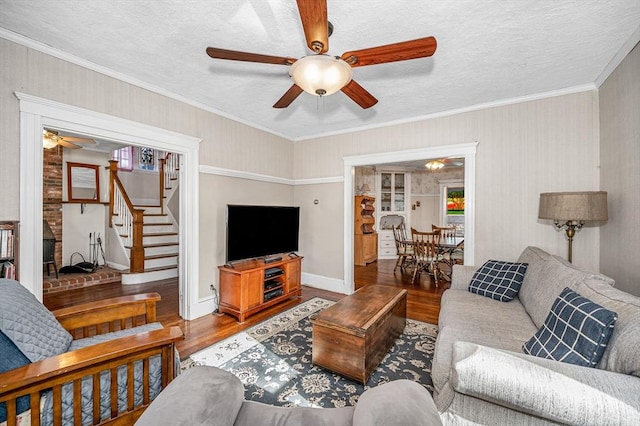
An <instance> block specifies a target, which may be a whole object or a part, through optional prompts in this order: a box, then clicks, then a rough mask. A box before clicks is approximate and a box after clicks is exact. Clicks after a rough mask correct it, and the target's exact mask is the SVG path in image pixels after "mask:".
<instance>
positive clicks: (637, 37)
mask: <svg viewBox="0 0 640 426" xmlns="http://www.w3.org/2000/svg"><path fill="white" fill-rule="evenodd" d="M638 42H640V26H638V28H637V29H636V30H635V31H634V32H633V34H631V37H629V40H627V42H626V43H625V44H623V45H622V47H621V48H620V50H618V53H616V54H615V56H614V57H613V58H611V60H610V61H609V63H608V64H607V66H606V67H604V69H603V70H602V72H601V73H600V75H599V76H598V78H596V81H595V85H596V87H597V88H598V89H599V88H600V86H602V84H603V83H604V82H605V81H607V78H609V76H610V75H611V74H612V73H613V72H614V71H615V70H616V68H618V65H620V63H621V62H622V61H623V60H624V58H626V57H627V55H628V54H629V53H630V52H631V50H633V48H634V47H635V46H636V44H638Z"/></svg>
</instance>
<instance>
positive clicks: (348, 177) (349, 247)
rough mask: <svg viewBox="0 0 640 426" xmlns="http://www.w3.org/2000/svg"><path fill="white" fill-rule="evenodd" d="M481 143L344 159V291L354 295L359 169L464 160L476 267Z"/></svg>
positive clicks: (468, 239) (469, 259) (468, 253)
mask: <svg viewBox="0 0 640 426" xmlns="http://www.w3.org/2000/svg"><path fill="white" fill-rule="evenodd" d="M477 145H478V144H477V143H476V142H474V143H466V144H458V145H447V146H440V147H433V148H423V149H415V150H406V151H395V152H387V153H377V154H366V155H358V156H351V157H344V158H343V160H344V189H343V195H344V248H343V250H344V288H345V289H346V290H347V292H350V293H352V292H353V291H354V288H355V286H354V277H353V273H354V255H353V246H354V234H353V232H354V223H353V217H354V216H353V215H354V205H353V196H354V191H355V187H354V168H355V167H357V166H377V165H382V164H387V163H396V162H402V161H412V160H417V159H429V158H444V157H457V158H463V159H464V176H465V179H464V192H465V219H464V227H465V254H464V256H465V259H464V263H465V264H471V265H472V264H473V263H474V257H475V256H474V252H475V155H476V147H477Z"/></svg>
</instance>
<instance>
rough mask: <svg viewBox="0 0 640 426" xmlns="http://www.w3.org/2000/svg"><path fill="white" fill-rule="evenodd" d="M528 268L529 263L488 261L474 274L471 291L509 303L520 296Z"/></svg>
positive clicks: (470, 286) (470, 285) (470, 284)
mask: <svg viewBox="0 0 640 426" xmlns="http://www.w3.org/2000/svg"><path fill="white" fill-rule="evenodd" d="M527 266H528V264H527V263H511V262H500V261H497V260H487V261H486V262H485V263H484V265H482V267H480V269H478V270H477V271H476V272H475V273H474V274H473V278H471V282H470V283H469V291H470V292H471V293H476V294H479V295H481V296H486V297H490V298H492V299H495V300H499V301H501V302H509V301H511V300H513V299H514V298H515V297H516V296H517V295H518V292H519V291H520V287H521V286H522V280H523V279H524V274H525V272H527Z"/></svg>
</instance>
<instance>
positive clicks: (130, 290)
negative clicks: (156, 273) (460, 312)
mask: <svg viewBox="0 0 640 426" xmlns="http://www.w3.org/2000/svg"><path fill="white" fill-rule="evenodd" d="M394 265H395V260H378V261H377V262H374V263H371V264H369V265H367V266H356V267H355V271H354V281H355V287H356V289H358V288H360V287H362V286H364V285H389V286H396V287H401V288H405V289H407V290H408V291H409V294H408V297H407V317H409V318H412V319H415V320H418V321H424V322H430V323H433V324H435V323H437V321H438V314H439V312H440V298H441V296H442V292H443V291H444V290H445V289H446V288H447V283H446V282H445V283H440V286H439V287H438V288H436V287H435V285H434V284H433V280H432V279H431V278H430V277H429V276H428V275H426V274H422V275H421V276H420V278H419V279H417V280H416V282H415V283H411V275H410V274H409V273H404V274H403V273H400V271H399V270H398V271H397V272H396V274H394V273H393V267H394ZM147 292H158V293H159V294H160V296H162V300H161V301H160V303H159V304H158V306H157V316H158V320H159V321H160V322H161V323H162V324H163V325H165V326H172V325H177V326H179V327H180V328H181V329H182V332H183V333H184V335H185V339H184V340H183V341H181V342H180V343H179V344H178V350H179V351H180V356H181V357H182V358H186V357H187V356H189V355H191V354H192V353H194V352H197V351H199V350H200V349H203V348H206V347H207V346H209V345H211V344H213V343H215V342H217V341H219V340H222V339H224V338H226V337H228V336H231V335H232V334H235V333H238V332H239V331H242V330H244V329H246V328H248V327H251V326H252V325H255V324H257V323H259V322H261V321H263V320H265V319H266V318H269V317H271V316H273V315H276V314H278V313H280V312H282V311H285V310H287V309H289V308H291V307H293V306H295V305H297V304H299V303H301V302H303V301H306V300H309V299H312V298H314V297H322V298H325V299H329V300H335V301H337V300H340V299H341V298H342V297H344V296H345V295H344V294H339V293H333V292H330V291H326V290H320V289H316V288H313V287H307V286H303V287H302V297H301V298H299V299H298V298H292V299H289V300H287V301H286V302H284V303H281V304H279V305H277V306H274V307H272V308H269V309H266V310H264V311H262V312H259V313H258V314H256V315H253V316H251V317H249V318H248V319H247V320H246V321H245V322H243V323H238V322H237V321H236V320H235V318H233V317H231V316H230V315H226V314H210V315H206V316H204V317H200V318H198V319H195V320H193V321H186V320H183V319H182V318H180V316H179V315H178V285H177V280H175V279H171V280H163V281H156V282H152V283H146V284H135V285H122V284H120V283H108V284H101V285H98V286H92V287H83V288H79V289H74V290H68V291H64V292H59V293H52V294H45V295H44V304H45V306H47V307H48V308H49V309H51V310H55V309H59V308H62V307H65V306H73V305H77V304H80V303H84V302H90V301H94V300H101V299H106V298H109V297H116V296H121V295H129V294H137V293H147Z"/></svg>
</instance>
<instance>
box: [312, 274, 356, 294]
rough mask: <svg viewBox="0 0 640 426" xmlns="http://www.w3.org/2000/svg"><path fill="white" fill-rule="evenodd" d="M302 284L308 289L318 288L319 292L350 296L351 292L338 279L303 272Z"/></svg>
mask: <svg viewBox="0 0 640 426" xmlns="http://www.w3.org/2000/svg"><path fill="white" fill-rule="evenodd" d="M302 284H303V285H306V286H309V287H314V288H319V289H321V290H327V291H333V292H334V293H340V294H351V290H350V289H348V288H347V286H346V285H345V283H344V280H341V279H339V278H331V277H325V276H323V275H316V274H310V273H308V272H303V273H302Z"/></svg>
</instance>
